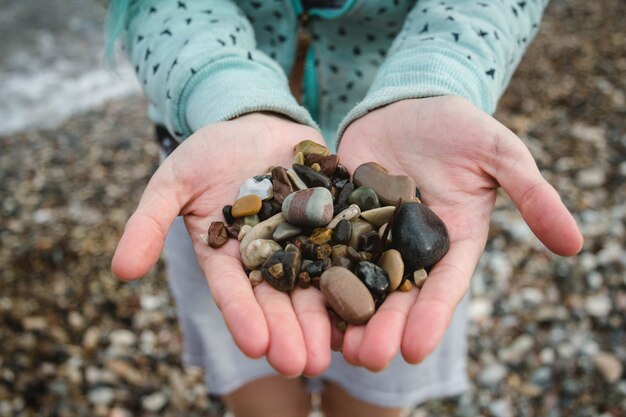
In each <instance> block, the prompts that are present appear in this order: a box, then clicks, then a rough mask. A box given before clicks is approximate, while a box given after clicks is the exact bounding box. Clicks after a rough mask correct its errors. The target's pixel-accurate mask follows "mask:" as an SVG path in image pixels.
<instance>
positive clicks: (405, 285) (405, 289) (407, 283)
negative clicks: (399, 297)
mask: <svg viewBox="0 0 626 417" xmlns="http://www.w3.org/2000/svg"><path fill="white" fill-rule="evenodd" d="M412 288H413V283H412V282H411V281H409V280H408V279H405V280H404V282H403V283H402V285H400V287H398V291H402V292H409V291H411V289H412Z"/></svg>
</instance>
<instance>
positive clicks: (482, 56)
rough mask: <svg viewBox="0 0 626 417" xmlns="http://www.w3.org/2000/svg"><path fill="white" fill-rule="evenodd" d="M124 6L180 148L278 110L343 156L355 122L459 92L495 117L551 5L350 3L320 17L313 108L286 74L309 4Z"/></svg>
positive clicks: (315, 22) (310, 65)
mask: <svg viewBox="0 0 626 417" xmlns="http://www.w3.org/2000/svg"><path fill="white" fill-rule="evenodd" d="M113 3H114V6H115V5H116V6H117V7H113V8H112V9H111V10H121V11H122V12H121V13H118V14H117V15H111V16H110V18H111V19H113V20H115V19H118V20H123V25H124V27H125V30H124V32H123V35H122V44H123V48H124V50H125V51H126V53H127V55H128V56H129V58H130V60H131V62H132V63H133V65H134V67H135V70H136V73H137V76H138V78H139V80H140V82H141V84H142V85H143V88H144V91H145V94H146V96H147V97H148V99H149V100H150V103H151V107H152V111H153V113H152V114H153V115H155V116H156V117H157V118H159V119H161V120H162V121H163V123H165V125H166V126H167V127H168V129H169V130H170V131H171V132H172V133H174V135H175V136H176V137H177V139H179V140H184V139H185V138H186V137H187V136H189V135H190V134H192V133H193V132H194V131H196V130H198V129H200V128H201V127H203V126H205V125H207V124H209V123H212V122H217V121H223V120H228V119H232V118H234V117H237V116H239V115H242V114H245V113H249V112H254V111H272V112H277V113H282V114H284V115H286V116H288V117H290V118H291V119H293V120H295V121H297V122H299V123H303V124H306V125H310V126H314V127H318V128H319V129H321V131H322V134H323V135H324V137H325V139H326V140H327V141H328V144H329V146H330V147H331V149H335V147H336V143H337V139H338V138H340V137H341V134H342V132H343V131H344V130H345V128H346V127H347V126H348V125H349V124H350V123H351V122H352V121H354V120H355V119H357V118H359V117H361V116H363V115H365V114H367V112H369V111H371V110H373V109H376V108H377V107H381V106H384V105H387V104H390V103H393V102H396V101H398V100H403V99H411V98H421V97H431V96H440V95H448V94H452V95H458V96H462V97H465V98H466V99H468V100H469V101H471V102H472V103H474V104H475V105H476V106H477V107H479V108H481V109H482V110H484V111H486V112H488V113H493V112H494V111H495V107H496V104H497V101H498V99H499V97H500V96H501V94H502V93H503V91H504V89H505V87H506V86H507V84H508V82H509V80H510V78H511V76H512V74H513V71H514V70H515V68H516V66H517V64H518V63H519V61H520V59H521V57H522V54H523V52H524V50H525V48H526V46H527V45H528V43H529V42H530V41H531V39H532V38H533V36H534V35H535V34H536V32H537V29H538V26H539V23H540V20H541V15H542V13H543V10H544V8H545V6H546V3H547V0H528V1H516V0H484V1H462V0H444V1H441V0H418V1H415V0H393V1H391V0H387V1H376V0H347V1H346V2H345V5H344V6H343V7H342V8H341V9H338V10H331V9H327V10H324V9H314V10H309V11H308V19H307V20H308V30H309V32H310V33H311V37H312V43H311V48H310V49H309V51H308V55H307V57H306V63H305V74H304V85H303V104H302V105H300V104H299V103H298V102H296V100H295V99H294V98H293V97H292V95H291V93H290V90H289V85H288V79H287V76H286V74H289V73H290V71H291V68H292V66H293V63H294V56H295V52H296V46H297V45H296V41H297V30H298V26H299V20H300V16H301V15H302V13H303V10H302V6H301V4H300V2H299V0H257V1H249V0H242V1H230V0H205V1H200V0H195V1H194V0H140V1H137V0H135V1H130V4H129V5H128V6H126V5H125V4H124V3H125V2H124V1H120V0H116V1H114V2H113ZM120 4H121V6H120ZM118 23H120V22H118Z"/></svg>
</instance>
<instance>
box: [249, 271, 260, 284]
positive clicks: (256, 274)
mask: <svg viewBox="0 0 626 417" xmlns="http://www.w3.org/2000/svg"><path fill="white" fill-rule="evenodd" d="M248 279H249V280H250V284H251V285H252V286H253V287H256V286H257V285H259V284H260V283H262V282H263V274H262V273H261V271H259V270H258V269H254V270H252V271H250V273H249V274H248Z"/></svg>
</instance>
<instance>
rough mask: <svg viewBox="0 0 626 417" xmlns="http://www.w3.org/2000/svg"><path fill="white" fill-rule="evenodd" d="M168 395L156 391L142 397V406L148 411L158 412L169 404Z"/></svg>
mask: <svg viewBox="0 0 626 417" xmlns="http://www.w3.org/2000/svg"><path fill="white" fill-rule="evenodd" d="M168 401H169V399H168V397H167V395H166V394H165V393H164V392H162V391H156V392H153V393H152V394H149V395H146V396H145V397H143V398H142V399H141V406H142V407H143V409H144V410H146V411H151V412H153V413H154V412H157V411H159V410H161V409H162V408H163V407H165V406H166V405H167V402H168Z"/></svg>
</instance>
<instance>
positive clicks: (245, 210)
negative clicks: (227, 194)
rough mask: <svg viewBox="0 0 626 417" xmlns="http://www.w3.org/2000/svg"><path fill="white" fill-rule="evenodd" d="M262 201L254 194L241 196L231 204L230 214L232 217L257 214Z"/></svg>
mask: <svg viewBox="0 0 626 417" xmlns="http://www.w3.org/2000/svg"><path fill="white" fill-rule="evenodd" d="M262 205H263V201H262V200H261V198H260V197H259V196H258V195H256V194H249V195H246V196H243V197H241V198H240V199H238V200H237V201H235V203H234V204H233V208H232V210H231V214H232V216H233V217H235V218H238V217H246V216H252V215H255V214H257V213H258V212H259V211H260V210H261V206H262Z"/></svg>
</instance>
